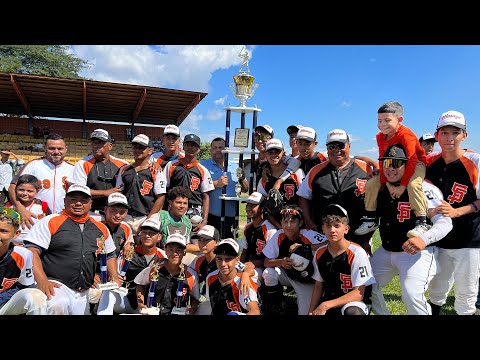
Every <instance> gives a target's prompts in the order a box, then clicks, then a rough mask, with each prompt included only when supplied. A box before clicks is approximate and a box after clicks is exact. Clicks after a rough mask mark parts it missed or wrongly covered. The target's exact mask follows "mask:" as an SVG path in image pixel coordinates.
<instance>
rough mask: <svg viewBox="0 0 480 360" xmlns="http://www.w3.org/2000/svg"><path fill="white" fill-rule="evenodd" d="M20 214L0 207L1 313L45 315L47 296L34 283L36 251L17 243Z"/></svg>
mask: <svg viewBox="0 0 480 360" xmlns="http://www.w3.org/2000/svg"><path fill="white" fill-rule="evenodd" d="M19 226H20V214H19V213H17V212H16V211H14V210H13V209H10V208H3V207H2V208H0V315H20V314H27V315H45V314H46V313H47V297H46V296H45V294H44V293H42V292H41V291H40V290H38V289H36V288H34V287H33V285H34V280H33V263H32V258H33V256H32V253H31V252H30V251H28V250H27V249H25V248H24V247H21V246H15V245H14V243H13V242H12V240H13V239H15V238H16V237H18V236H19V235H20V230H19Z"/></svg>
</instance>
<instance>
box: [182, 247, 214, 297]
mask: <svg viewBox="0 0 480 360" xmlns="http://www.w3.org/2000/svg"><path fill="white" fill-rule="evenodd" d="M189 266H190V267H191V268H192V269H194V270H195V271H196V272H197V274H198V285H199V286H200V294H202V295H205V292H206V286H207V283H206V279H207V276H208V274H210V273H211V272H212V271H215V270H217V263H216V262H215V258H213V260H212V261H210V262H208V261H207V258H206V257H205V254H200V255H198V256H197V257H196V258H195V259H193V261H192V262H191V263H190V265H189Z"/></svg>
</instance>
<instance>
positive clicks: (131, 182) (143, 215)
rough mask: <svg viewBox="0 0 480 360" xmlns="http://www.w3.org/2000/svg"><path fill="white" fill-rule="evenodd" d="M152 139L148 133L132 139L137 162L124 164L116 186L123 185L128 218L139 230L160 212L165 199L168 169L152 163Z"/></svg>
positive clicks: (134, 157)
mask: <svg viewBox="0 0 480 360" xmlns="http://www.w3.org/2000/svg"><path fill="white" fill-rule="evenodd" d="M152 147H153V145H152V141H151V140H150V138H149V137H148V136H147V135H144V134H139V135H137V136H135V137H134V138H133V140H132V151H133V159H134V163H133V164H131V165H125V166H123V167H122V168H120V171H119V175H118V177H117V183H116V187H120V188H121V189H123V190H122V193H123V194H124V195H125V196H126V197H127V199H128V203H129V209H128V216H127V218H126V219H125V221H126V222H127V224H129V225H130V226H131V227H132V229H133V231H134V232H135V233H137V231H138V227H139V226H140V224H141V223H142V222H144V221H145V219H147V218H148V217H150V216H152V215H153V214H156V213H158V212H159V211H160V210H161V209H162V208H163V204H164V202H165V193H166V179H165V173H164V172H163V171H161V170H160V171H159V170H157V169H154V168H153V167H151V166H150V163H149V159H150V156H151V155H152Z"/></svg>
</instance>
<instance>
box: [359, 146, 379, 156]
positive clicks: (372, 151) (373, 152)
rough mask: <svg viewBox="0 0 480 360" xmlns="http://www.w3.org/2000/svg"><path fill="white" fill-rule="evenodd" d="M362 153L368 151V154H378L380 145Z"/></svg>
mask: <svg viewBox="0 0 480 360" xmlns="http://www.w3.org/2000/svg"><path fill="white" fill-rule="evenodd" d="M362 153H367V154H376V155H378V147H372V148H370V149H367V150H364V151H362Z"/></svg>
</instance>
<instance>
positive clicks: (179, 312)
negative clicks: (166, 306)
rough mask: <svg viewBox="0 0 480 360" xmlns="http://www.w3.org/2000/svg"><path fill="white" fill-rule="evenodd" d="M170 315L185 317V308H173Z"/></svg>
mask: <svg viewBox="0 0 480 360" xmlns="http://www.w3.org/2000/svg"><path fill="white" fill-rule="evenodd" d="M171 314H172V315H187V314H188V312H187V308H186V307H181V308H178V307H174V308H173V309H172V312H171Z"/></svg>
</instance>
